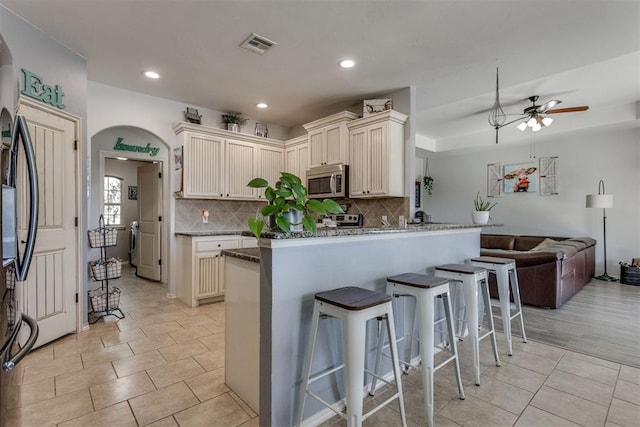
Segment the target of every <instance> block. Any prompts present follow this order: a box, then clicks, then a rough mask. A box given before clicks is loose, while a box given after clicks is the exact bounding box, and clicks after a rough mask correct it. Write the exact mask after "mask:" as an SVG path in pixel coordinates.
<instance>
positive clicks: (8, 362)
mask: <svg viewBox="0 0 640 427" xmlns="http://www.w3.org/2000/svg"><path fill="white" fill-rule="evenodd" d="M22 321H23V322H25V323H26V324H27V325H29V328H30V329H31V333H30V334H29V339H27V342H26V343H25V344H24V346H22V348H21V349H20V350H19V351H18V352H17V353H16V355H15V356H13V358H11V359H9V355H10V351H8V352H6V353H5V355H4V360H3V362H2V370H3V371H5V372H7V371H10V370H12V369H13V368H14V367H15V366H16V365H17V364H18V363H20V361H21V360H22V359H23V358H24V357H25V356H26V355H27V353H29V352H30V351H31V349H32V348H33V346H34V345H35V343H36V340H37V339H38V332H39V329H38V323H37V322H36V321H35V320H34V319H33V318H32V317H30V316H27V315H26V314H23V315H22ZM12 345H13V343H12Z"/></svg>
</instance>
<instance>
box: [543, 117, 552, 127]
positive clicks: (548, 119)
mask: <svg viewBox="0 0 640 427" xmlns="http://www.w3.org/2000/svg"><path fill="white" fill-rule="evenodd" d="M551 123H553V119H552V118H551V117H545V118H544V119H542V124H543V125H545V126H549V125H550V124H551Z"/></svg>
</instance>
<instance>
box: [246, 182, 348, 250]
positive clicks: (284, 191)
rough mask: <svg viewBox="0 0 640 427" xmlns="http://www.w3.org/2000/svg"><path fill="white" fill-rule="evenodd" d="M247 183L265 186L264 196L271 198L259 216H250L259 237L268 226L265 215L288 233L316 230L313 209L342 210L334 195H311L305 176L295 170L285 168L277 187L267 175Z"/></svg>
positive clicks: (322, 211) (273, 226) (317, 211)
mask: <svg viewBox="0 0 640 427" xmlns="http://www.w3.org/2000/svg"><path fill="white" fill-rule="evenodd" d="M247 186H248V187H251V188H264V189H265V190H264V196H265V198H266V199H267V201H268V202H269V203H268V204H267V205H266V206H264V207H263V208H262V209H261V211H260V213H259V214H258V215H257V216H256V218H249V221H248V225H249V230H251V232H252V233H253V235H254V236H256V238H259V237H260V234H261V233H262V230H263V229H264V225H265V218H271V219H272V220H273V221H272V223H271V224H270V226H271V229H272V230H278V229H280V230H281V231H283V232H284V233H291V232H292V231H303V230H306V231H309V232H311V233H313V234H315V233H316V232H317V226H316V220H315V219H314V218H313V217H312V216H311V213H315V214H318V215H325V214H327V213H342V208H340V205H339V204H337V203H336V202H335V201H333V200H331V199H324V200H322V201H320V200H317V199H309V198H308V197H307V189H306V188H305V186H304V185H302V180H301V179H300V178H299V177H297V176H296V175H294V174H291V173H287V172H281V173H280V179H279V180H278V181H277V182H276V183H275V185H274V186H273V187H271V186H270V185H269V183H268V182H267V180H266V179H264V178H254V179H252V180H251V181H249V183H248V184H247Z"/></svg>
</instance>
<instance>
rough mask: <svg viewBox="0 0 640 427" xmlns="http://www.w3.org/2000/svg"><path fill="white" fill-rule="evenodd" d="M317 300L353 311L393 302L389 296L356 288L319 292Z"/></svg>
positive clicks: (349, 287)
mask: <svg viewBox="0 0 640 427" xmlns="http://www.w3.org/2000/svg"><path fill="white" fill-rule="evenodd" d="M316 299H317V300H318V301H322V302H326V303H327V304H331V305H335V306H337V307H340V308H344V309H345V310H351V311H357V310H364V309H365V308H370V307H374V306H376V305H380V304H384V303H386V302H389V301H391V297H390V296H389V295H387V294H383V293H382V292H376V291H370V290H368V289H362V288H358V287H356V286H346V287H344V288H338V289H334V290H332V291H325V292H319V293H317V294H316Z"/></svg>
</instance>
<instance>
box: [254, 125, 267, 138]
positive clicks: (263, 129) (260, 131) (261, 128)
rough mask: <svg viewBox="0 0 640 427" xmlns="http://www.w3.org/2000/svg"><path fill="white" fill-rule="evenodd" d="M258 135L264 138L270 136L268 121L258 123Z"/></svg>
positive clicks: (256, 130) (256, 131)
mask: <svg viewBox="0 0 640 427" xmlns="http://www.w3.org/2000/svg"><path fill="white" fill-rule="evenodd" d="M255 133H256V136H261V137H263V138H268V137H269V129H267V124H266V123H256V129H255Z"/></svg>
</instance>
